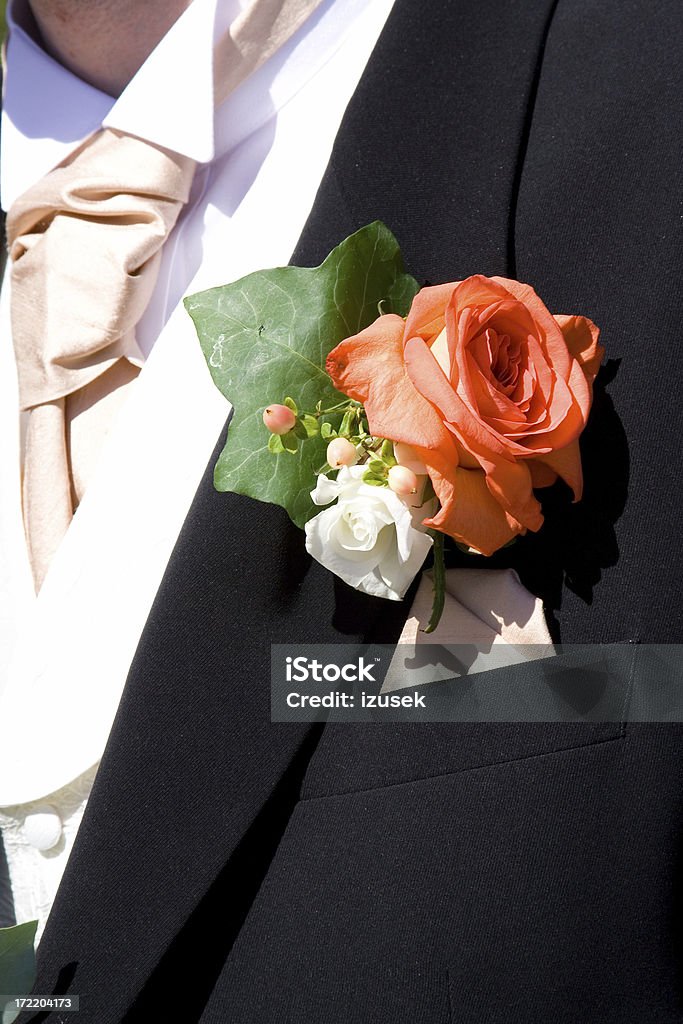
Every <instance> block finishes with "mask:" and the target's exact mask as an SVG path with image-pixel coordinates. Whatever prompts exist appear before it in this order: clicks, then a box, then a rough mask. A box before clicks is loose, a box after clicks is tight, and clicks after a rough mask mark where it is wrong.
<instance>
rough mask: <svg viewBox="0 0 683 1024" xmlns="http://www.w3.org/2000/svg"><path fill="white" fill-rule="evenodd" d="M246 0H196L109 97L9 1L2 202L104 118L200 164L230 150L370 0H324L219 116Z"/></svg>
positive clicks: (291, 91) (21, 0)
mask: <svg viewBox="0 0 683 1024" xmlns="http://www.w3.org/2000/svg"><path fill="white" fill-rule="evenodd" d="M247 2H248V0H193V2H192V3H191V4H190V6H189V7H188V8H187V10H186V11H185V12H184V13H183V14H182V15H181V16H180V18H179V19H178V21H176V23H175V25H173V26H172V27H171V29H170V30H169V31H168V32H167V34H166V35H165V36H164V38H163V39H162V40H161V42H160V43H159V45H158V46H157V47H156V49H155V50H154V51H153V53H151V54H150V56H149V57H148V58H147V60H146V61H145V63H144V64H143V65H142V67H141V68H140V70H139V71H138V72H137V74H136V75H135V77H134V78H133V79H132V80H131V82H130V83H129V85H128V86H127V87H126V89H125V90H124V92H122V93H121V96H120V97H119V98H118V99H114V98H113V97H112V96H108V95H107V94H106V93H103V92H101V91H100V90H98V89H95V88H93V86H91V85H88V84H87V83H86V82H84V81H83V80H82V79H80V78H78V77H77V76H76V75H74V74H72V73H71V72H70V71H67V70H66V69H65V68H64V67H63V66H62V65H61V64H59V63H58V62H57V61H56V60H54V59H53V58H52V57H50V56H49V55H48V54H47V53H46V52H45V51H44V50H43V49H42V48H41V47H40V46H39V45H38V43H37V42H36V41H35V40H34V38H33V37H32V34H31V30H30V25H29V16H28V15H27V0H11V2H10V4H9V8H8V25H9V29H10V35H9V42H8V48H7V77H6V81H5V96H4V103H3V111H2V136H1V139H0V199H1V201H2V207H3V209H5V210H7V209H9V207H10V206H11V204H12V202H13V201H14V200H15V199H16V198H17V197H18V196H19V195H21V194H22V193H23V192H25V191H26V189H27V188H29V187H30V186H31V185H32V184H33V183H34V182H36V181H38V180H39V179H40V178H41V177H42V176H43V175H44V174H47V173H48V171H50V170H51V169H52V168H53V167H55V166H56V165H57V164H59V163H61V162H62V161H63V160H64V159H66V157H68V156H69V154H70V153H71V152H73V150H74V149H76V148H77V147H78V146H80V145H81V143H82V142H83V141H84V140H85V139H87V138H88V136H89V135H91V134H92V133H93V132H95V131H97V130H98V129H99V128H100V127H101V126H104V127H109V128H115V129H118V130H119V131H122V132H126V133H128V134H130V135H135V136H137V137H138V138H142V139H145V140H147V141H149V142H152V143H155V144H156V145H159V146H163V147H164V148H166V149H171V150H173V151H175V152H177V153H181V154H183V155H184V156H188V157H190V158H192V159H194V160H196V161H197V162H199V163H208V162H209V161H211V160H212V159H213V158H214V156H215V155H217V154H218V155H222V154H224V153H225V152H227V151H228V150H230V149H233V148H234V147H235V146H236V145H238V144H239V143H240V142H241V141H242V140H243V139H244V138H245V137H247V136H248V135H249V134H251V132H253V131H255V130H256V129H257V128H258V127H259V125H260V124H262V123H263V122H264V121H265V120H267V119H268V118H269V117H272V116H273V114H274V113H275V112H276V111H278V110H280V109H281V108H282V107H283V106H284V105H285V104H286V103H287V102H288V101H289V99H290V98H291V97H292V96H293V95H295V94H296V92H297V91H298V90H299V89H300V88H301V87H302V85H303V84H304V83H305V82H306V81H308V80H310V79H311V78H312V77H313V76H314V75H315V73H316V72H317V70H318V69H319V68H320V67H321V66H322V65H324V64H325V63H326V62H327V60H329V59H330V57H331V56H332V54H333V53H334V52H335V51H336V50H337V49H338V48H339V46H340V45H341V43H342V41H343V39H344V37H345V36H346V35H347V34H348V33H349V32H350V31H351V30H352V28H353V25H354V23H355V22H356V20H357V19H358V17H359V16H360V14H361V13H362V12H363V10H365V9H367V8H370V7H371V6H372V4H373V2H374V0H325V2H324V3H322V4H321V6H320V7H319V8H318V9H317V11H316V12H315V13H314V14H313V15H312V17H311V18H310V19H309V20H308V21H307V22H306V24H304V25H303V26H302V27H301V28H300V29H299V30H298V32H297V33H296V34H295V35H294V36H293V37H292V38H291V39H290V40H289V41H288V42H287V43H286V44H285V45H284V46H283V47H282V48H281V50H280V51H279V52H278V53H276V54H275V55H274V56H273V57H271V59H270V60H269V61H268V62H267V63H266V64H264V65H263V66H262V67H261V68H259V70H258V71H257V72H256V73H255V74H254V75H253V76H252V77H251V78H250V79H248V80H247V81H246V82H243V83H242V85H241V86H240V87H239V88H238V89H237V90H236V91H235V93H234V94H233V95H232V96H231V97H229V98H228V100H227V101H226V102H225V103H224V104H222V106H221V108H220V110H219V111H218V116H216V112H215V110H214V85H213V50H214V45H215V41H216V40H217V39H218V38H220V37H221V36H222V35H223V34H224V33H225V32H226V31H227V30H228V27H229V25H230V23H231V21H232V20H233V19H234V17H235V16H236V14H238V13H239V10H240V9H241V8H242V7H243V6H244V5H245V4H246V3H247ZM188 55H191V59H190V60H188ZM184 70H187V73H185V74H184V73H183V71H184Z"/></svg>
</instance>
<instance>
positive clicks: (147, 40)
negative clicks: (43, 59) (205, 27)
mask: <svg viewBox="0 0 683 1024" xmlns="http://www.w3.org/2000/svg"><path fill="white" fill-rule="evenodd" d="M189 4H190V0H145V3H140V2H139V0H29V7H30V10H31V12H32V14H33V17H34V19H35V24H36V27H37V30H38V32H39V35H40V42H41V43H42V45H43V46H44V47H45V49H46V50H47V51H48V52H49V53H50V54H51V55H52V56H53V57H54V58H55V59H56V60H58V61H59V62H60V63H61V64H63V65H64V66H65V67H67V68H68V69H69V70H70V71H73V72H74V74H76V75H78V76H79V78H82V79H83V80H84V81H86V82H88V83H89V84H90V85H94V86H95V87H96V88H97V89H100V90H102V92H106V93H108V94H109V95H110V96H119V95H120V93H121V92H122V91H123V90H124V89H125V87H126V85H127V84H128V82H129V81H130V80H131V78H132V77H133V75H134V74H135V72H136V71H137V70H138V68H139V67H140V66H141V65H142V64H143V63H144V62H145V60H146V59H147V57H148V56H149V55H150V53H151V52H152V50H153V49H154V48H155V46H156V45H157V43H159V42H160V40H161V39H162V38H163V37H164V36H165V35H166V33H167V32H168V30H169V29H170V27H171V26H172V25H173V23H174V22H175V21H177V19H178V18H179V16H180V15H181V14H182V13H183V11H184V10H185V9H186V8H187V7H188V6H189Z"/></svg>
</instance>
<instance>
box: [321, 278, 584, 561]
mask: <svg viewBox="0 0 683 1024" xmlns="http://www.w3.org/2000/svg"><path fill="white" fill-rule="evenodd" d="M598 334H599V331H598V328H597V327H596V326H595V324H593V323H592V322H591V321H590V320H588V319H587V318H586V317H582V316H552V314H551V313H549V312H548V310H547V309H546V307H545V306H544V305H543V303H542V302H541V300H540V299H539V298H538V296H537V295H536V293H535V292H534V290H533V289H532V288H530V287H529V286H528V285H525V284H519V283H518V282H517V281H510V280H507V279H506V278H501V277H494V278H487V277H482V276H480V275H476V276H474V277H469V278H467V280H465V281H460V282H457V283H455V284H444V285H438V286H436V287H433V288H423V289H422V291H421V292H420V293H419V294H418V295H417V296H416V297H415V299H414V301H413V304H412V307H411V310H410V313H409V314H408V317H407V319H406V320H403V318H402V317H399V316H395V315H394V314H390V315H386V316H381V317H380V318H379V319H378V320H376V321H375V323H374V324H372V325H371V326H370V327H368V328H366V330H364V331H361V333H360V334H357V335H355V337H352V338H347V339H346V341H343V342H341V344H339V345H337V347H336V348H335V349H334V350H333V351H332V352H331V353H330V355H329V357H328V359H327V372H328V373H329V375H330V377H331V378H332V380H333V382H334V385H335V387H336V388H337V389H338V390H339V391H341V392H343V393H344V394H346V395H348V396H349V397H350V398H354V399H356V400H357V401H359V402H362V403H363V405H364V406H365V410H366V412H367V416H368V423H369V427H370V431H371V432H372V433H373V434H374V435H375V436H377V437H387V438H389V439H390V440H392V441H397V442H402V443H404V444H407V445H410V446H411V447H412V448H414V449H415V450H416V453H417V455H418V457H419V458H420V459H421V460H422V462H423V463H424V464H425V466H426V467H427V471H428V473H429V475H430V477H431V480H432V483H433V485H434V490H435V491H436V494H437V496H438V498H439V501H440V504H441V508H440V509H439V511H438V513H437V514H436V515H435V516H434V517H433V518H432V519H428V520H425V523H426V525H428V526H433V527H435V528H436V529H438V530H441V531H442V532H444V533H447V534H449V535H450V536H452V537H454V538H455V539H456V540H458V541H461V542H463V543H465V544H468V545H469V546H471V547H473V548H476V549H477V550H478V551H480V552H482V553H483V554H485V555H491V554H493V552H494V551H497V550H498V548H500V547H502V546H503V545H504V544H506V543H507V542H508V541H510V540H511V539H512V538H513V537H515V536H517V535H518V534H523V533H526V531H527V530H538V529H539V527H540V526H541V524H542V522H543V515H542V513H541V507H540V505H539V503H538V500H537V499H536V497H535V495H534V492H533V488H534V487H546V486H548V485H549V484H551V483H553V482H554V481H555V480H556V479H557V477H558V476H560V477H562V479H564V480H565V481H566V482H567V483H568V484H569V486H570V487H571V488H572V491H573V493H574V500H575V501H578V500H579V498H580V497H581V492H582V488H583V479H582V474H581V456H580V453H579V445H578V438H579V435H580V434H581V431H582V430H583V428H584V427H585V425H586V421H587V419H588V413H589V410H590V407H591V401H592V383H593V380H594V378H595V375H596V373H597V372H598V369H599V367H600V363H601V361H602V356H603V349H602V347H601V346H600V345H598Z"/></svg>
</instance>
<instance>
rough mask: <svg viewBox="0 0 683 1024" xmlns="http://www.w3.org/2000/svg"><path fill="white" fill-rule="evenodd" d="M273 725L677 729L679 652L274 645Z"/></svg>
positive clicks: (682, 694)
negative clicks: (638, 725)
mask: <svg viewBox="0 0 683 1024" xmlns="http://www.w3.org/2000/svg"><path fill="white" fill-rule="evenodd" d="M271 717H272V720H273V721H274V722H316V721H335V722H416V723H419V722H612V723H625V722H662V721H665V722H683V645H680V644H660V645H650V644H632V643H623V644H572V645H567V644H565V645H563V646H557V645H555V646H553V645H549V644H547V645H542V646H538V645H534V646H528V645H527V646H522V645H511V644H500V643H493V644H491V643H489V644H482V643H477V642H473V643H462V644H455V645H448V646H445V645H442V644H433V643H429V642H426V641H425V640H424V639H422V638H421V639H420V642H419V643H410V644H401V645H398V646H396V645H389V644H386V645H347V644H328V645H311V644H307V645H299V644H274V645H273V646H272V648H271Z"/></svg>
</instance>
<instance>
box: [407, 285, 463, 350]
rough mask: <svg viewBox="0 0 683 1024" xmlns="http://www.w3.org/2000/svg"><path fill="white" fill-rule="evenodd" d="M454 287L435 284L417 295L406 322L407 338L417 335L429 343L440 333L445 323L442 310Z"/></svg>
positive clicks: (448, 300)
mask: <svg viewBox="0 0 683 1024" xmlns="http://www.w3.org/2000/svg"><path fill="white" fill-rule="evenodd" d="M455 287H456V286H455V284H437V285H433V286H431V287H429V288H423V289H422V290H421V291H419V292H418V293H417V295H416V296H415V298H414V299H413V302H412V305H411V307H410V312H409V313H408V318H407V320H406V337H407V338H412V337H413V335H419V336H420V337H421V338H424V339H425V341H429V339H430V338H434V337H436V335H437V334H440V333H441V331H442V330H443V327H444V323H445V319H444V310H445V309H446V306H447V305H448V303H449V302H450V299H451V295H452V294H453V290H454V288H455Z"/></svg>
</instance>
